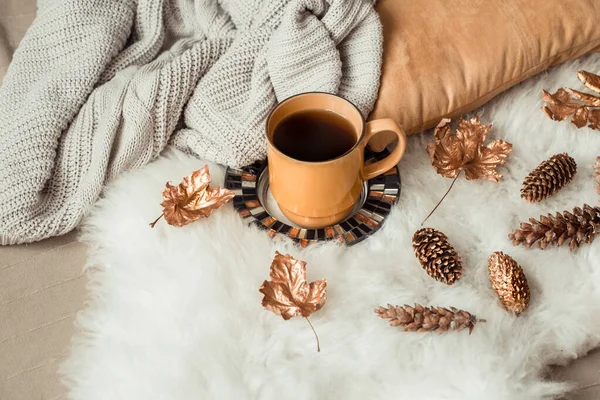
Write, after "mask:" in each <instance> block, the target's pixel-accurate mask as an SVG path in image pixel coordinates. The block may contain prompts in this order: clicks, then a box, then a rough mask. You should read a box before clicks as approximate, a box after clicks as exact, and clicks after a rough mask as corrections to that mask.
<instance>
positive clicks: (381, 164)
mask: <svg viewBox="0 0 600 400" xmlns="http://www.w3.org/2000/svg"><path fill="white" fill-rule="evenodd" d="M379 132H393V133H395V134H396V135H398V144H397V145H396V148H395V149H394V150H393V151H392V154H390V155H389V156H387V157H386V158H384V159H383V160H381V161H377V162H376V163H373V164H370V165H363V169H362V176H363V180H365V181H368V180H369V179H372V178H375V177H376V176H378V175H381V174H383V173H384V172H387V171H389V170H390V169H392V168H394V167H395V166H396V164H398V163H399V162H400V159H401V158H402V156H403V155H404V151H405V150H406V134H405V133H404V131H403V130H402V128H400V126H398V124H397V123H396V121H394V120H393V119H391V118H382V119H376V120H374V121H369V122H367V126H366V131H365V137H364V139H363V141H362V146H363V148H364V147H365V146H366V145H367V143H369V140H370V139H371V138H372V137H373V136H375V135H376V134H377V133H379Z"/></svg>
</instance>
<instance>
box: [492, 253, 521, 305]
mask: <svg viewBox="0 0 600 400" xmlns="http://www.w3.org/2000/svg"><path fill="white" fill-rule="evenodd" d="M488 272H489V274H490V282H492V287H493V288H494V291H495V292H496V294H497V295H498V298H499V299H500V302H501V303H502V305H503V306H504V308H506V309H507V310H508V311H512V312H514V313H515V314H517V315H518V314H520V313H522V312H523V311H525V310H526V309H527V306H528V305H529V298H530V297H531V296H530V293H529V286H528V285H527V278H526V277H525V273H524V272H523V269H522V268H521V266H519V264H517V262H516V261H515V260H513V258H512V257H511V256H509V255H507V254H504V253H503V252H501V251H496V252H495V253H493V254H492V255H491V256H490V257H489V259H488Z"/></svg>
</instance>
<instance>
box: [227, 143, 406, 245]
mask: <svg viewBox="0 0 600 400" xmlns="http://www.w3.org/2000/svg"><path fill="white" fill-rule="evenodd" d="M388 155H389V152H387V151H383V152H381V153H372V152H370V151H365V164H371V163H374V162H376V161H379V160H382V159H383V158H385V157H387V156H388ZM263 173H268V170H267V161H266V160H264V161H259V162H256V163H254V164H252V165H249V166H247V167H244V168H242V169H235V168H227V172H226V175H225V187H226V188H227V189H230V190H232V191H233V192H234V193H235V197H234V198H233V206H234V208H235V209H236V210H237V212H238V213H239V215H240V217H242V218H243V219H244V220H245V221H247V222H248V223H249V224H254V225H257V226H259V227H260V228H262V229H264V230H266V231H267V232H268V234H269V236H271V237H273V238H275V237H278V236H280V235H283V236H288V237H290V238H292V239H293V240H295V241H296V242H298V243H299V244H300V246H302V247H306V246H308V245H309V244H312V243H316V242H319V241H327V240H338V241H339V242H341V243H344V244H346V245H348V246H352V245H354V244H356V243H359V242H361V241H363V240H364V239H365V238H367V237H369V236H370V235H372V234H373V233H375V232H376V231H377V230H378V229H379V228H381V225H383V223H384V222H385V219H386V218H387V216H388V214H389V213H390V211H391V209H392V206H393V205H394V204H396V203H397V202H398V199H399V198H400V182H401V181H400V173H399V171H398V167H394V168H392V169H391V170H389V171H388V172H386V173H385V174H383V175H381V176H378V177H376V178H373V179H371V180H369V181H368V182H366V185H365V190H364V193H363V196H361V199H360V200H359V201H360V202H361V203H362V204H357V207H356V208H355V210H357V211H356V212H353V213H352V214H351V215H350V216H349V217H348V218H346V219H345V220H344V221H342V222H340V223H338V224H335V225H332V226H328V227H325V228H321V229H305V228H301V227H298V226H294V225H292V224H288V223H285V222H283V221H281V220H278V219H277V218H276V217H274V216H273V215H271V213H269V211H268V210H267V209H266V208H265V207H264V205H263V203H262V199H261V196H260V193H261V191H264V192H266V190H267V188H265V187H261V185H268V179H264V178H267V177H263V179H261V175H262V174H263ZM263 199H264V196H263Z"/></svg>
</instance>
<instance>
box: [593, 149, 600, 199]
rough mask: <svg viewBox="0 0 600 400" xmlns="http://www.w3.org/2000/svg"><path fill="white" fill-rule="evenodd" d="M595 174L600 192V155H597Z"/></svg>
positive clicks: (597, 188) (597, 190) (599, 191)
mask: <svg viewBox="0 0 600 400" xmlns="http://www.w3.org/2000/svg"><path fill="white" fill-rule="evenodd" d="M594 176H595V178H596V192H598V194H600V157H596V163H595V164H594Z"/></svg>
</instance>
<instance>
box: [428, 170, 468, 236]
mask: <svg viewBox="0 0 600 400" xmlns="http://www.w3.org/2000/svg"><path fill="white" fill-rule="evenodd" d="M461 173H462V169H461V170H459V171H458V174H456V176H455V177H454V180H453V181H452V183H451V184H450V187H449V188H448V190H447V191H446V194H444V196H443V197H442V198H441V200H440V201H438V203H437V204H436V205H435V207H434V208H433V210H431V212H430V213H429V215H428V216H427V217H426V218H425V219H424V220H423V222H421V226H423V224H424V223H425V221H427V220H428V219H429V217H431V215H432V214H433V213H434V212H435V210H437V208H438V207H439V206H440V204H442V201H444V199H445V198H446V196H448V193H450V190H452V186H454V183H455V182H456V180H457V179H458V177H459V176H460V174H461Z"/></svg>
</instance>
